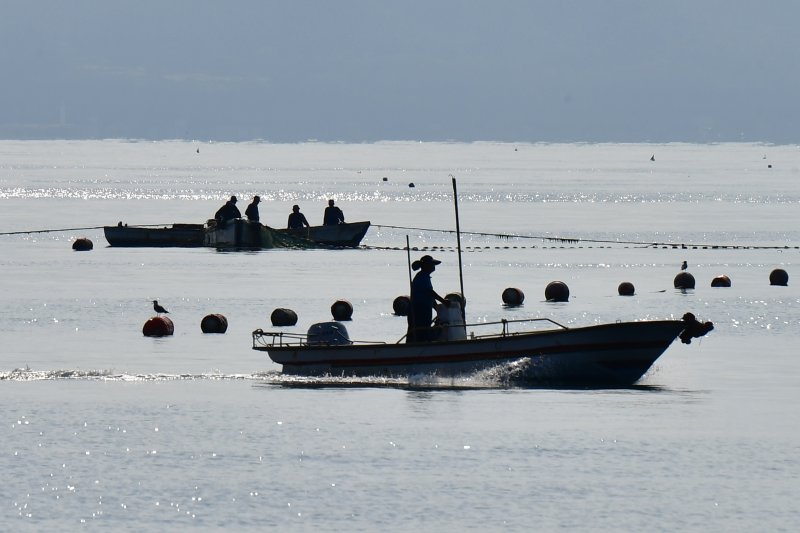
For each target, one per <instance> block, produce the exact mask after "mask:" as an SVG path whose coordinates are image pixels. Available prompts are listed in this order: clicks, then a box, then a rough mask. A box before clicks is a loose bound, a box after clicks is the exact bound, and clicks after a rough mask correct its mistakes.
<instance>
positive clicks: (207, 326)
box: [200, 313, 228, 333]
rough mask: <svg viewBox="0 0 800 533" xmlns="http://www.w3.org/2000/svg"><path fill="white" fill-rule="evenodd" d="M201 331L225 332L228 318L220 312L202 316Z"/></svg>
mask: <svg viewBox="0 0 800 533" xmlns="http://www.w3.org/2000/svg"><path fill="white" fill-rule="evenodd" d="M200 329H201V330H203V333H225V332H226V331H228V319H227V318H225V317H224V316H223V315H220V314H216V313H215V314H211V315H206V316H204V317H203V320H202V321H201V322H200Z"/></svg>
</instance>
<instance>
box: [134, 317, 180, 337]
mask: <svg viewBox="0 0 800 533" xmlns="http://www.w3.org/2000/svg"><path fill="white" fill-rule="evenodd" d="M173 333H175V325H174V324H173V323H172V320H170V319H169V318H168V317H165V316H154V317H153V318H151V319H150V320H148V321H147V322H145V323H144V326H143V327H142V334H143V335H144V336H145V337H165V336H167V335H172V334H173Z"/></svg>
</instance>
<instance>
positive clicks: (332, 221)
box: [322, 199, 344, 226]
mask: <svg viewBox="0 0 800 533" xmlns="http://www.w3.org/2000/svg"><path fill="white" fill-rule="evenodd" d="M338 224H344V213H342V210H341V209H339V208H338V207H336V206H335V205H333V199H331V200H328V207H326V208H325V216H324V217H323V219H322V225H323V226H336V225H338Z"/></svg>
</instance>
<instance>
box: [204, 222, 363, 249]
mask: <svg viewBox="0 0 800 533" xmlns="http://www.w3.org/2000/svg"><path fill="white" fill-rule="evenodd" d="M369 225H370V223H369V222H350V223H346V224H338V225H336V226H311V227H308V228H300V229H275V228H270V227H269V226H264V225H262V224H260V223H258V222H250V221H248V220H244V219H235V220H231V221H228V222H225V223H221V224H220V223H217V221H216V220H209V221H208V224H207V225H206V228H205V232H204V236H203V242H204V244H205V245H206V246H213V247H217V248H340V247H346V248H355V247H357V246H358V245H359V244H360V243H361V239H363V238H364V235H365V234H366V233H367V230H368V229H369Z"/></svg>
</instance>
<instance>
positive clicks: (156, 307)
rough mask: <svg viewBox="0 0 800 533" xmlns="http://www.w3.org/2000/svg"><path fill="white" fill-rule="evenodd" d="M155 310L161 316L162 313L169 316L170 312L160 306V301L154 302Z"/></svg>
mask: <svg viewBox="0 0 800 533" xmlns="http://www.w3.org/2000/svg"><path fill="white" fill-rule="evenodd" d="M153 310H154V311H155V312H156V313H158V314H159V315H160V314H161V313H167V314H169V311H167V310H166V309H164V308H163V307H161V306H160V305H158V300H153Z"/></svg>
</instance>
